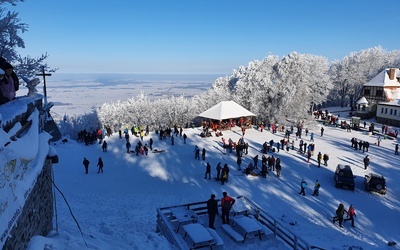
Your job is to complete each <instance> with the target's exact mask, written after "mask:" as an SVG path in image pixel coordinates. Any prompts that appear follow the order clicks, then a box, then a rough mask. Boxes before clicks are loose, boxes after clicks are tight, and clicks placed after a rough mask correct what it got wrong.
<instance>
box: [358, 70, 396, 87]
mask: <svg viewBox="0 0 400 250" xmlns="http://www.w3.org/2000/svg"><path fill="white" fill-rule="evenodd" d="M394 70H395V74H394V79H393V80H391V79H390V78H389V72H390V69H389V68H388V69H385V70H382V71H381V72H380V73H379V74H377V75H376V76H375V77H374V78H372V79H371V80H370V81H369V82H367V83H366V84H364V86H374V87H400V83H399V81H398V80H397V78H398V77H400V69H397V68H396V69H394Z"/></svg>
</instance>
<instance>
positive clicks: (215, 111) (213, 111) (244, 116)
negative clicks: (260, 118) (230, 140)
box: [199, 101, 256, 129]
mask: <svg viewBox="0 0 400 250" xmlns="http://www.w3.org/2000/svg"><path fill="white" fill-rule="evenodd" d="M199 116H200V117H202V118H208V119H210V120H215V121H218V126H219V128H220V129H227V128H230V127H231V126H232V125H233V123H232V120H233V119H240V120H239V121H240V122H239V123H240V124H238V125H240V126H242V125H246V126H248V125H251V117H253V116H256V115H255V114H253V113H252V112H250V111H248V110H247V109H245V108H243V107H242V106H240V105H239V104H237V103H236V102H234V101H222V102H220V103H218V104H217V105H215V106H213V107H211V108H210V109H208V110H206V111H204V112H203V113H201V114H199ZM223 120H229V123H228V124H227V125H229V126H228V127H226V126H225V125H226V124H222V121H223ZM214 125H215V124H214V123H213V122H212V121H210V127H211V128H212V129H215V128H214Z"/></svg>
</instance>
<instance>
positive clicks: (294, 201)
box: [29, 112, 400, 249]
mask: <svg viewBox="0 0 400 250" xmlns="http://www.w3.org/2000/svg"><path fill="white" fill-rule="evenodd" d="M345 113H347V112H341V116H342V117H343V116H344V115H345ZM320 126H322V125H320V124H317V125H316V126H315V127H314V128H311V130H310V132H314V133H315V147H316V149H315V152H316V153H315V155H314V156H313V157H312V160H311V161H310V163H308V162H307V159H306V157H305V156H303V155H300V154H298V152H297V150H296V151H293V150H290V151H289V152H287V151H282V150H281V151H280V152H279V153H278V152H275V153H272V154H273V155H274V156H275V157H277V156H279V157H280V159H281V161H282V174H281V177H280V178H278V177H277V176H276V174H275V173H273V172H270V173H269V176H268V177H267V178H266V179H264V178H260V177H255V176H246V175H243V174H240V172H239V171H238V170H237V164H236V156H235V153H232V154H230V153H228V154H227V155H224V154H223V153H222V148H221V147H220V141H221V138H220V137H215V136H214V137H209V138H201V137H200V136H198V134H199V133H200V129H199V128H194V129H192V128H190V129H184V133H186V134H187V135H188V140H187V143H186V144H184V143H183V139H182V138H180V137H178V138H176V139H175V145H171V141H170V140H169V139H167V140H161V141H160V140H159V139H158V137H157V135H156V134H154V133H151V134H150V136H146V137H145V138H144V142H145V143H148V142H149V139H150V137H152V138H153V139H154V141H155V143H154V148H157V149H164V150H166V152H165V153H158V154H155V153H149V155H148V156H136V155H135V154H127V153H126V149H125V139H119V138H118V134H117V133H114V135H113V136H112V137H110V138H106V141H107V142H108V152H102V149H101V145H99V144H95V145H90V146H85V145H84V144H83V143H78V142H76V141H72V140H69V141H68V142H66V143H61V142H57V143H54V147H55V148H56V150H57V152H58V155H59V158H60V162H59V163H58V164H57V165H55V166H54V171H55V182H56V184H57V186H58V187H59V188H60V190H61V191H62V192H63V194H64V195H65V197H66V199H67V201H68V203H69V205H70V206H71V209H72V212H73V215H74V216H75V217H76V219H77V221H78V223H79V226H80V227H81V229H82V232H83V236H82V235H81V233H80V232H79V230H78V227H77V225H76V223H75V221H74V220H73V218H72V216H71V214H70V212H69V209H68V207H67V205H66V203H65V202H64V201H63V199H62V197H61V195H60V194H59V193H58V194H57V229H58V232H56V230H54V232H52V233H51V234H50V235H49V236H48V237H40V236H37V237H35V238H33V239H32V241H31V243H30V246H29V249H84V248H86V245H85V244H87V246H88V248H90V249H170V248H171V246H170V245H169V243H168V241H167V240H166V239H165V238H164V237H163V236H161V235H159V234H158V233H156V208H158V207H166V206H172V205H179V204H184V203H191V202H198V201H205V200H208V198H209V197H210V194H215V195H216V196H217V198H221V197H222V192H223V191H226V192H228V194H229V195H230V196H239V195H244V196H246V197H248V198H250V199H252V200H253V201H256V202H257V203H258V204H259V205H261V206H262V207H263V209H264V210H265V211H267V212H268V213H270V214H272V215H274V216H275V217H276V218H277V219H279V218H282V216H285V217H289V218H291V219H292V220H296V221H297V223H296V224H295V225H294V226H291V225H289V224H287V226H288V227H289V228H290V229H291V230H292V231H293V232H295V233H296V234H297V235H298V236H300V237H301V238H303V239H305V240H306V241H307V242H309V243H310V244H312V245H315V246H318V247H322V248H325V249H350V247H352V249H386V248H388V247H387V243H388V242H389V241H394V242H397V243H398V244H399V243H400V233H399V230H398V225H399V224H400V199H399V198H400V197H399V191H400V182H399V181H398V179H399V178H400V170H399V168H400V161H399V159H400V156H398V155H395V154H394V146H395V143H398V141H396V140H389V139H386V140H383V141H382V143H381V145H380V146H379V147H378V146H377V145H375V142H376V141H377V136H373V135H369V134H368V133H366V132H357V131H352V132H346V130H343V129H341V128H337V127H334V126H324V128H325V131H324V135H323V136H322V137H321V136H320V132H319V131H320ZM377 128H378V129H379V128H380V126H379V125H377ZM283 135H284V134H283V133H282V132H278V133H277V134H272V133H270V132H269V131H264V132H260V131H258V130H255V129H248V130H247V131H246V134H245V137H244V138H245V141H247V142H248V143H249V145H250V147H249V154H248V155H246V156H245V157H244V161H243V164H242V166H243V165H247V164H248V163H249V162H251V161H252V158H253V157H254V156H255V155H256V154H258V155H259V158H261V155H262V154H261V153H260V148H261V145H262V144H263V143H264V142H265V141H270V140H271V139H273V140H274V141H278V140H280V139H282V137H283ZM223 137H224V138H226V139H228V138H232V140H233V141H238V140H239V138H240V137H241V132H240V129H239V128H235V129H233V130H232V131H224V135H223ZM352 137H356V138H357V139H360V140H367V141H369V142H370V144H371V146H370V148H369V152H365V153H363V152H362V151H359V150H357V151H355V150H354V149H352V148H351V146H350V145H351V143H350V139H351V138H352ZM291 140H295V137H294V136H292V137H291ZM303 140H304V141H305V142H307V143H309V141H310V137H309V136H305V135H304V133H303ZM130 141H131V143H132V145H136V143H137V142H138V141H139V138H136V137H135V138H133V137H132V136H131V139H130ZM298 142H299V141H296V140H295V145H296V149H297V148H298ZM195 145H198V146H199V147H200V148H203V147H204V148H206V150H207V154H206V160H205V161H203V160H194V153H193V149H194V147H195ZM319 151H320V152H321V153H322V154H324V153H328V154H329V156H330V160H329V164H328V167H321V168H318V167H317V162H316V154H317V153H318V152H319ZM366 155H369V157H370V159H371V164H370V167H369V168H368V169H367V170H364V166H363V158H364V157H365V156H366ZM83 157H86V158H87V159H88V160H89V161H90V162H91V163H90V167H89V174H85V171H84V167H83V164H82V160H83ZM99 157H102V159H103V161H104V165H105V166H104V173H100V174H98V173H97V167H96V164H97V160H98V158H99ZM207 162H209V163H210V164H211V165H212V176H214V177H215V176H216V171H215V166H216V165H217V163H218V162H221V163H222V164H224V163H227V164H228V165H229V167H230V169H231V172H230V178H229V183H227V184H226V185H221V184H220V183H219V182H216V181H214V180H208V179H204V172H205V164H206V163H207ZM339 163H343V164H349V165H350V166H351V167H352V170H353V173H354V174H355V175H356V176H357V177H356V178H355V183H356V189H355V191H350V190H344V189H337V188H335V186H334V182H333V172H334V169H335V168H336V166H337V164H339ZM370 172H372V173H377V174H382V175H383V176H385V177H386V180H387V186H388V193H387V194H386V195H379V194H375V193H367V192H365V191H364V188H363V179H364V175H365V174H367V173H370ZM303 178H304V179H305V180H306V182H307V183H308V186H307V188H306V196H304V197H303V196H301V195H299V194H298V193H299V191H300V181H301V180H302V179H303ZM317 179H318V180H319V182H320V183H321V186H322V187H321V189H320V195H319V196H318V197H315V196H312V195H311V194H312V190H313V186H314V182H315V180H317ZM339 203H343V204H344V205H345V207H346V209H347V208H348V207H349V206H350V205H351V204H352V205H353V206H354V207H355V209H356V214H357V217H356V219H355V226H356V227H355V228H352V227H351V226H350V222H344V228H339V227H338V226H337V225H335V224H333V223H332V216H333V215H334V213H335V210H336V208H337V206H338V204H339ZM217 220H220V218H217ZM282 222H283V223H285V222H284V221H282ZM220 232H221V233H222V231H220ZM85 242H86V243H85ZM225 247H226V248H225V249H284V247H283V246H282V244H277V243H276V242H274V241H272V242H266V241H262V242H257V241H254V242H252V243H251V244H241V243H240V244H236V243H232V242H228V243H227V244H226V245H225ZM391 249H399V247H398V246H395V247H392V248H391Z"/></svg>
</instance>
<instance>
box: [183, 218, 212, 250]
mask: <svg viewBox="0 0 400 250" xmlns="http://www.w3.org/2000/svg"><path fill="white" fill-rule="evenodd" d="M182 228H183V230H184V231H185V236H184V238H186V236H187V235H189V237H190V239H191V241H192V242H193V245H192V248H191V249H193V248H200V247H204V246H210V247H211V245H212V244H214V237H212V236H211V234H210V233H209V231H208V230H207V229H206V228H205V227H204V226H203V225H201V224H199V223H192V224H187V225H184V226H182Z"/></svg>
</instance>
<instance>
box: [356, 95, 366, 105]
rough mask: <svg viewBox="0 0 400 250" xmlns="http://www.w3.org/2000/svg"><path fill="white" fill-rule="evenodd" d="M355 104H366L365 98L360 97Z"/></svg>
mask: <svg viewBox="0 0 400 250" xmlns="http://www.w3.org/2000/svg"><path fill="white" fill-rule="evenodd" d="M356 104H368V101H367V98H365V97H364V96H363V97H361V98H360V99H359V100H358V101H357V102H356Z"/></svg>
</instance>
